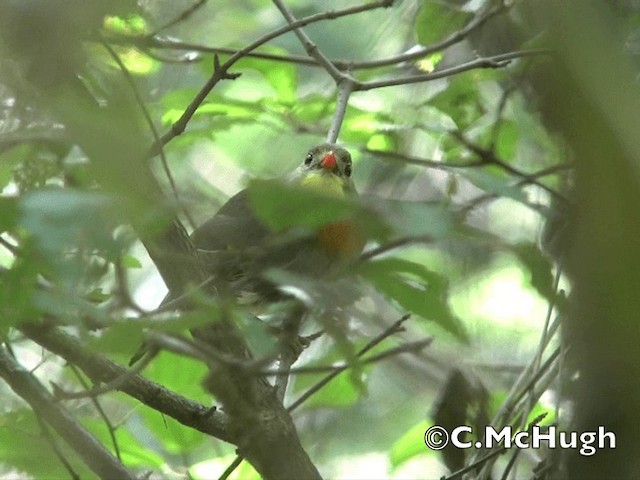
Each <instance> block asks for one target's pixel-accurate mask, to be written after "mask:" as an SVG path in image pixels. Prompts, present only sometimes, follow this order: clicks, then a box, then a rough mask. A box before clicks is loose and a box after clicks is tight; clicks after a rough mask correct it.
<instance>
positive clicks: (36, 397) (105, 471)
mask: <svg viewBox="0 0 640 480" xmlns="http://www.w3.org/2000/svg"><path fill="white" fill-rule="evenodd" d="M0 377H2V378H3V380H4V381H5V382H7V384H9V386H10V387H11V389H12V390H13V391H14V392H16V394H18V395H19V396H20V397H22V398H23V399H24V400H25V401H26V402H27V403H28V404H29V405H30V406H31V408H33V410H34V412H35V413H36V415H38V417H39V418H41V419H42V420H44V421H45V422H47V423H48V424H49V425H51V427H53V429H54V430H55V431H56V432H57V434H58V435H60V436H61V437H62V438H63V439H64V441H65V442H67V443H68V444H69V445H70V446H71V447H72V448H73V449H74V451H75V452H76V453H77V454H78V455H79V456H80V457H81V458H82V460H83V461H84V462H85V463H86V465H87V466H88V467H89V468H90V469H91V470H92V471H93V472H95V473H96V475H98V476H99V477H100V478H122V479H130V480H135V478H136V476H135V475H133V473H131V472H130V471H129V470H127V469H126V468H125V467H124V465H122V463H120V462H119V461H118V459H117V458H115V457H114V456H113V455H112V454H111V453H110V452H109V451H108V450H107V449H106V448H104V446H103V445H102V444H101V443H100V442H99V441H97V440H96V438H95V437H94V436H93V435H91V434H90V433H89V432H88V431H87V430H86V429H85V428H84V427H83V426H82V425H81V424H80V423H79V422H78V421H77V420H76V419H75V418H74V417H73V415H71V414H70V413H69V412H68V411H67V410H66V409H65V408H64V407H62V406H60V404H58V403H56V401H55V399H54V398H53V396H52V395H51V393H49V392H48V391H47V389H46V388H44V386H43V385H42V384H41V383H40V382H39V381H38V380H37V379H36V378H35V377H34V376H33V375H32V374H31V373H29V372H28V371H27V370H25V369H24V368H22V366H21V365H20V364H18V363H17V362H16V361H15V360H14V359H13V357H11V355H10V354H9V352H8V351H7V349H6V348H4V347H2V348H0Z"/></svg>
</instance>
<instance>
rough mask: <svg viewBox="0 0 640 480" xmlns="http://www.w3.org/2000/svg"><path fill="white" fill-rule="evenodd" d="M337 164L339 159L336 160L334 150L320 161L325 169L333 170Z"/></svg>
mask: <svg viewBox="0 0 640 480" xmlns="http://www.w3.org/2000/svg"><path fill="white" fill-rule="evenodd" d="M336 164H337V160H336V154H335V153H333V152H329V153H327V154H326V155H325V156H324V157H323V158H322V161H321V162H320V165H321V166H322V168H324V169H325V170H333V169H334V168H336Z"/></svg>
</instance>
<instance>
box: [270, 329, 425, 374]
mask: <svg viewBox="0 0 640 480" xmlns="http://www.w3.org/2000/svg"><path fill="white" fill-rule="evenodd" d="M431 343H433V337H428V338H424V339H422V340H417V341H415V342H409V343H405V344H403V345H398V346H397V347H393V348H389V349H387V350H384V351H382V352H380V353H377V354H376V355H372V356H370V357H367V358H363V359H361V360H359V361H358V364H359V365H368V364H371V363H377V362H380V361H381V360H386V359H388V358H391V357H395V356H397V355H400V354H403V353H416V352H419V351H421V350H424V348H425V347H428V346H429V345H431ZM351 366H352V365H351V364H349V363H343V364H339V365H318V366H307V367H293V368H289V369H283V368H277V369H271V370H263V371H261V372H259V373H260V374H261V375H267V376H271V375H283V374H287V375H297V374H302V373H305V374H306V373H324V372H336V371H337V372H338V373H340V372H343V371H344V370H345V369H347V368H349V367H351Z"/></svg>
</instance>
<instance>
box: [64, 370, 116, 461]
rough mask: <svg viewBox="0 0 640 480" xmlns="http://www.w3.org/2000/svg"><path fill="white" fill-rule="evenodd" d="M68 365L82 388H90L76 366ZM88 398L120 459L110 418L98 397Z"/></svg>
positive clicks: (87, 389) (114, 430)
mask: <svg viewBox="0 0 640 480" xmlns="http://www.w3.org/2000/svg"><path fill="white" fill-rule="evenodd" d="M69 366H70V367H71V371H72V372H73V374H74V375H75V377H76V378H77V379H78V381H79V382H80V384H81V385H82V386H83V387H84V389H85V390H86V391H89V390H90V387H89V384H88V383H87V381H86V380H85V379H84V377H83V376H82V374H81V373H80V371H79V370H78V367H76V366H75V365H73V364H69ZM90 399H91V403H93V406H94V407H95V409H96V411H97V412H98V415H100V417H101V418H102V420H104V423H105V425H106V426H107V430H108V431H109V436H110V437H111V444H112V445H113V451H114V452H115V454H116V458H117V459H118V460H120V461H122V456H121V455H120V445H119V444H118V439H117V438H116V429H115V427H114V426H113V424H112V423H111V420H110V419H109V417H108V416H107V413H106V412H105V411H104V409H103V408H102V405H100V402H99V401H98V399H97V398H96V397H95V396H91V397H90Z"/></svg>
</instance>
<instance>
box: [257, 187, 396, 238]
mask: <svg viewBox="0 0 640 480" xmlns="http://www.w3.org/2000/svg"><path fill="white" fill-rule="evenodd" d="M248 192H249V201H250V202H251V207H252V208H253V210H254V211H255V212H256V214H257V215H258V217H259V218H260V219H261V220H262V221H264V222H265V224H266V225H267V226H268V227H269V228H271V229H272V230H274V231H283V230H286V229H288V228H291V227H301V228H307V229H317V228H319V227H322V226H324V225H327V224H328V223H332V222H336V221H340V220H350V219H352V220H354V221H356V222H357V224H358V226H359V227H360V228H361V229H362V231H363V232H364V233H365V234H366V236H368V237H378V238H379V237H383V236H384V235H385V234H386V232H387V231H388V227H387V226H386V225H385V224H384V223H383V222H382V221H381V220H380V219H379V218H378V216H377V215H375V214H374V213H372V212H371V211H369V210H367V209H365V208H364V207H362V206H360V204H359V202H358V201H357V197H353V198H352V197H343V198H339V197H336V196H335V195H330V194H325V193H320V192H317V191H315V190H314V189H312V188H308V187H304V188H303V187H298V186H294V185H289V184H283V183H281V182H277V181H271V180H253V181H251V183H250V184H249V187H248Z"/></svg>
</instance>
